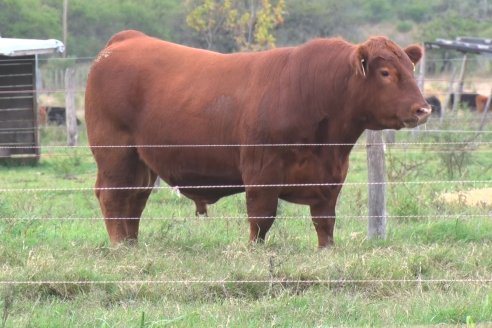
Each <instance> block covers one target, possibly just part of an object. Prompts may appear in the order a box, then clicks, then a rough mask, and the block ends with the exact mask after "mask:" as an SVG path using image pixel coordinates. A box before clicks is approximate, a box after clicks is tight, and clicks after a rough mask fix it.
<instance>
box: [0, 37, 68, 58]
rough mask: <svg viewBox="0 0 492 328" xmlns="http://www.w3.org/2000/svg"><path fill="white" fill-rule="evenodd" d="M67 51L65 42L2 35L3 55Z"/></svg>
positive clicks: (0, 52) (0, 46) (0, 44)
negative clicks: (3, 36) (13, 37)
mask: <svg viewBox="0 0 492 328" xmlns="http://www.w3.org/2000/svg"><path fill="white" fill-rule="evenodd" d="M64 51H65V45H64V44H63V42H61V41H58V40H55V39H49V40H35V39H11V38H1V37H0V55H3V56H10V57H14V56H26V55H39V54H52V53H55V52H59V53H62V52H64Z"/></svg>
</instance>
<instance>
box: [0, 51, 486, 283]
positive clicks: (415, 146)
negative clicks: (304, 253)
mask: <svg viewBox="0 0 492 328" xmlns="http://www.w3.org/2000/svg"><path fill="white" fill-rule="evenodd" d="M93 59H94V57H86V58H77V59H72V60H79V61H80V60H83V61H92V60H93ZM50 60H53V59H50ZM55 60H58V59H55ZM59 60H62V59H59ZM0 61H1V62H5V61H8V60H0ZM433 61H435V62H439V61H448V62H453V61H459V62H461V61H462V58H451V59H445V60H439V59H438V60H433ZM425 82H426V83H427V82H431V83H441V82H442V83H449V82H450V81H449V80H448V79H445V78H437V77H436V78H428V79H426V80H425ZM473 82H474V83H490V84H492V79H487V78H482V79H475V80H474V81H473ZM84 91H85V90H84V89H82V88H78V89H76V90H75V92H76V93H79V94H81V93H83V92H84ZM36 92H40V93H46V94H61V93H65V92H66V90H65V89H63V88H43V89H38V90H34V89H23V90H10V91H5V90H3V91H0V99H1V98H2V97H3V96H4V95H14V97H15V96H22V95H24V94H34V93H36ZM424 94H425V95H426V96H430V95H439V96H441V95H448V94H449V93H448V92H445V91H432V92H431V91H426V92H424ZM486 96H488V94H487V95H486ZM446 120H447V121H455V122H460V123H463V122H474V121H478V120H479V118H477V119H470V118H447V119H446ZM9 123H27V124H32V125H34V126H33V127H32V128H31V127H27V128H16V129H15V133H16V134H23V133H26V134H32V133H33V131H34V132H37V131H43V130H47V129H50V128H52V126H37V124H38V122H37V121H35V120H3V121H0V124H9ZM404 131H405V130H404ZM405 132H410V133H414V132H415V131H413V132H412V131H411V130H406V131H405ZM12 133H13V131H12V129H11V128H4V127H2V128H0V135H1V134H12ZM400 133H402V132H400ZM418 133H419V134H441V133H446V134H457V135H458V134H467V135H468V134H475V135H485V136H488V135H490V134H491V133H492V131H487V130H485V131H483V130H464V129H455V130H440V129H425V127H424V128H422V127H421V128H419V130H418ZM491 144H492V141H471V142H461V141H458V142H449V141H435V142H421V141H418V142H395V143H392V144H385V143H383V144H381V143H364V142H358V143H305V144H301V143H299V144H291V143H281V144H275V143H265V144H196V145H158V144H155V145H95V146H92V147H91V146H88V145H78V146H67V145H62V144H60V145H52V144H50V145H39V146H34V145H29V144H9V145H2V144H0V151H1V150H2V149H39V150H40V151H43V152H48V153H43V154H42V156H44V157H55V156H71V155H70V154H66V153H61V152H59V151H65V150H89V149H91V148H92V149H103V150H110V149H126V148H142V149H161V150H162V149H197V148H203V149H211V148H214V149H216V148H220V149H237V148H253V147H265V148H279V147H282V148H288V149H291V148H293V147H294V148H299V147H354V151H365V150H364V149H363V148H366V147H368V146H381V145H385V146H387V147H389V148H390V149H392V150H398V149H401V150H403V151H405V152H407V151H412V150H418V151H421V150H422V148H432V152H435V153H439V152H454V151H456V149H442V148H446V147H455V148H456V147H462V148H463V147H472V148H473V151H474V152H491V151H492V149H488V147H489V146H490V145H491ZM438 148H441V149H438ZM484 148H485V149H484ZM88 155H89V156H90V154H88ZM7 157H9V155H1V153H0V158H7ZM382 184H384V185H442V184H444V185H448V186H449V185H460V186H462V185H469V184H471V185H481V186H492V180H489V179H482V180H434V181H432V180H427V181H386V182H344V183H290V184H289V183H282V184H229V185H192V186H145V187H134V186H116V187H100V188H93V187H71V188H59V187H47V188H44V187H35V188H25V187H22V188H21V187H19V188H13V187H1V188H0V193H45V192H60V193H67V192H87V191H90V192H93V191H95V190H100V191H111V190H150V189H154V190H170V191H172V192H175V193H177V194H179V190H183V191H185V190H187V189H220V188H228V189H231V188H232V189H245V188H306V187H333V186H342V185H343V186H368V185H382ZM384 217H385V218H387V219H442V220H458V219H460V220H462V219H474V218H486V219H488V218H492V211H489V212H488V213H480V214H468V213H455V214H426V215H385V216H384ZM248 218H249V219H259V220H260V219H265V220H270V219H272V218H273V217H271V216H252V217H248V215H246V214H244V215H236V216H211V217H206V218H205V219H206V220H246V219H248ZM275 218H276V219H281V220H282V219H284V220H310V219H334V218H335V216H310V215H309V216H307V215H299V216H282V215H279V216H276V217H275ZM336 218H337V219H357V220H365V219H368V218H381V216H367V215H337V216H336ZM103 219H106V220H139V219H141V220H157V221H169V220H194V219H196V216H169V217H145V216H144V217H142V218H132V217H128V218H121V217H119V218H102V217H0V222H1V221H15V220H18V221H27V220H38V221H58V220H59V221H99V220H103ZM456 283H458V284H480V285H483V284H490V283H492V278H490V279H489V278H462V279H460V278H456V279H445V278H443V279H421V278H417V279H307V280H306V279H277V278H272V279H263V280H262V279H259V280H256V279H244V280H232V279H225V278H224V279H208V280H207V279H155V280H35V279H32V280H0V285H27V286H35V285H112V284H115V285H157V284H160V285H166V284H168V285H171V284H173V285H176V284H180V285H197V284H205V285H227V284H268V285H272V284H277V285H287V284H289V285H306V284H308V285H330V284H338V285H345V284H456Z"/></svg>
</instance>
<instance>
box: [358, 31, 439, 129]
mask: <svg viewBox="0 0 492 328" xmlns="http://www.w3.org/2000/svg"><path fill="white" fill-rule="evenodd" d="M421 57H422V49H421V48H420V47H419V46H417V45H411V46H409V47H407V48H405V49H401V48H400V47H398V46H397V45H396V44H395V43H393V42H392V41H390V40H389V39H387V38H385V37H374V38H371V39H369V40H368V41H366V42H365V43H363V44H360V45H358V46H357V47H356V48H355V49H354V52H353V54H352V57H351V61H352V65H353V67H354V68H355V74H356V76H355V77H354V78H355V83H356V85H357V86H356V88H355V89H356V90H358V92H359V94H358V95H354V96H355V98H356V99H360V103H359V104H358V109H359V110H361V111H362V113H360V112H359V115H360V117H363V118H364V120H365V125H366V128H368V129H400V128H403V127H410V128H412V127H415V126H417V125H419V124H422V123H424V122H426V121H427V118H428V117H429V115H430V114H431V107H430V106H429V104H427V102H426V101H425V99H424V97H423V96H422V93H421V92H420V90H419V88H418V86H417V83H416V81H415V78H414V76H413V71H414V69H415V64H417V62H418V61H419V60H420V58H421Z"/></svg>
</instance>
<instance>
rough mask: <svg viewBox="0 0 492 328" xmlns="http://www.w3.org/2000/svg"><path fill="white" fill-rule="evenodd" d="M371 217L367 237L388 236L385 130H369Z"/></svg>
mask: <svg viewBox="0 0 492 328" xmlns="http://www.w3.org/2000/svg"><path fill="white" fill-rule="evenodd" d="M366 147H367V169H368V177H369V179H368V181H369V186H368V190H369V194H368V205H369V217H368V226H367V237H368V238H369V239H375V238H378V239H385V238H386V194H385V189H386V188H385V170H384V143H383V132H382V131H372V130H367V146H366Z"/></svg>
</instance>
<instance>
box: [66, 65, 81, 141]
mask: <svg viewBox="0 0 492 328" xmlns="http://www.w3.org/2000/svg"><path fill="white" fill-rule="evenodd" d="M65 116H66V123H67V144H68V145H69V146H75V145H77V139H78V131H77V115H76V113H75V69H74V68H73V67H69V68H67V69H66V70H65Z"/></svg>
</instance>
